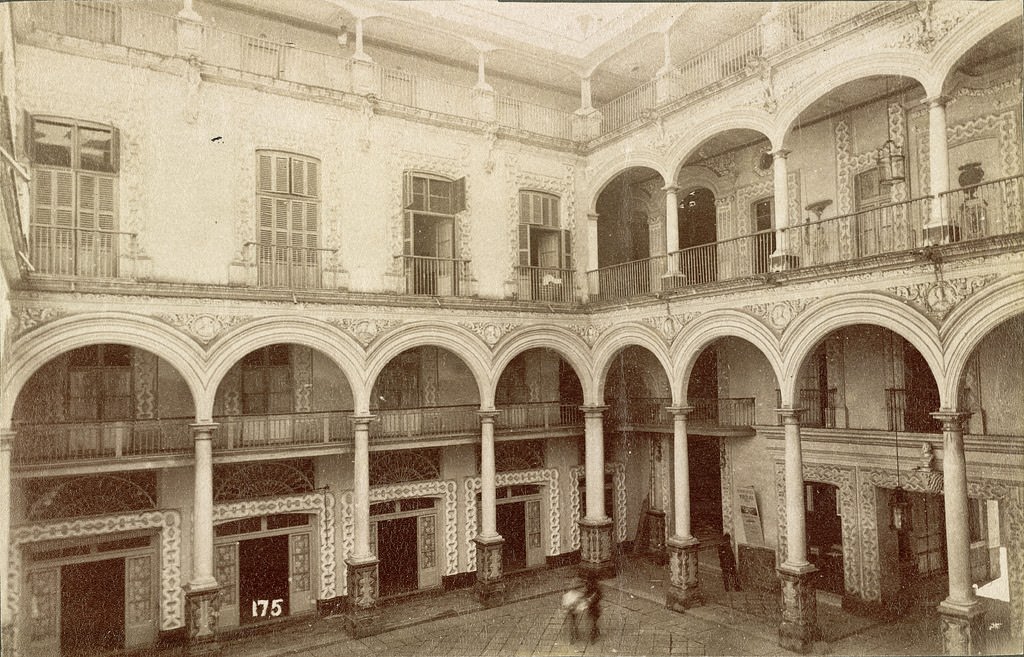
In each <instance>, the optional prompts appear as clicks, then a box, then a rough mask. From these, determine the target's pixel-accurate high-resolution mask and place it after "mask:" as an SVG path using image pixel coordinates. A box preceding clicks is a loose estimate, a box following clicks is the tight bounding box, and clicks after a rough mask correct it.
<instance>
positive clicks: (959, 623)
mask: <svg viewBox="0 0 1024 657" xmlns="http://www.w3.org/2000/svg"><path fill="white" fill-rule="evenodd" d="M939 631H940V632H941V633H942V652H943V654H946V655H983V654H985V605H984V604H983V603H982V602H981V601H975V602H973V603H971V604H967V605H960V604H956V603H953V602H950V601H949V600H945V601H943V602H942V604H940V605H939Z"/></svg>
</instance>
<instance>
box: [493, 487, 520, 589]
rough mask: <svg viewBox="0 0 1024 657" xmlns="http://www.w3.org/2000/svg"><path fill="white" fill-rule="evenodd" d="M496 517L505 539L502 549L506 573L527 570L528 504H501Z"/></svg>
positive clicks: (502, 561) (502, 559)
mask: <svg viewBox="0 0 1024 657" xmlns="http://www.w3.org/2000/svg"><path fill="white" fill-rule="evenodd" d="M496 516H497V517H496V520H497V525H498V533H499V534H501V537H502V538H504V539H505V544H504V545H503V546H502V548H501V563H502V566H503V567H504V569H505V572H510V571H513V570H522V569H523V568H526V503H525V502H506V503H505V504H499V505H498V507H497V509H496Z"/></svg>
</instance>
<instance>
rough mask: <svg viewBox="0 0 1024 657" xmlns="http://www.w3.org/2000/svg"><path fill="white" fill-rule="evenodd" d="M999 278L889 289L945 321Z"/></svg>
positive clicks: (952, 281) (979, 277) (992, 277)
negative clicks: (971, 297)
mask: <svg viewBox="0 0 1024 657" xmlns="http://www.w3.org/2000/svg"><path fill="white" fill-rule="evenodd" d="M998 278H999V274H988V275H986V276H975V277H972V278H953V279H948V280H941V281H929V282H926V283H915V284H913V285H898V286H896V287H890V288H888V290H889V292H891V293H892V294H894V295H896V296H897V297H900V298H901V299H903V300H905V301H906V302H907V303H909V304H911V305H912V306H915V307H916V308H917V309H918V310H921V311H923V312H924V313H926V314H928V315H930V316H932V317H933V319H939V320H941V319H944V318H945V317H946V315H948V314H949V311H950V310H952V309H953V308H955V307H956V306H957V305H959V304H960V303H962V302H963V301H964V300H965V299H967V298H968V297H970V296H971V295H973V294H974V293H975V292H977V291H978V290H980V289H982V288H984V287H985V286H987V285H988V284H989V283H991V282H993V281H995V280H996V279H998Z"/></svg>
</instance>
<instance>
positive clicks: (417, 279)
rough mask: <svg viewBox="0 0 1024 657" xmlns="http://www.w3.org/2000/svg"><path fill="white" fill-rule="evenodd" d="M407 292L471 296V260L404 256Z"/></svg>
mask: <svg viewBox="0 0 1024 657" xmlns="http://www.w3.org/2000/svg"><path fill="white" fill-rule="evenodd" d="M402 260H403V262H404V265H405V293H406V294H425V295H429V296H434V297H466V296H470V294H471V290H470V285H469V261H468V260H459V259H458V258H432V257H428V256H402Z"/></svg>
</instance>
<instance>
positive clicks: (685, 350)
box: [672, 310, 784, 404]
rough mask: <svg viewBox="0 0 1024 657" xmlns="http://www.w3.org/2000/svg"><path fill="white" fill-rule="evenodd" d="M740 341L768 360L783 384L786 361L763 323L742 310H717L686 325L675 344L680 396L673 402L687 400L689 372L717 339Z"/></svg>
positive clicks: (674, 355) (778, 379)
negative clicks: (747, 343)
mask: <svg viewBox="0 0 1024 657" xmlns="http://www.w3.org/2000/svg"><path fill="white" fill-rule="evenodd" d="M727 337H731V338H739V339H741V340H744V341H746V342H749V343H750V344H752V345H754V347H756V348H757V350H758V351H760V352H761V354H762V355H763V356H764V357H765V359H767V361H768V364H769V365H770V366H771V368H772V372H774V373H775V379H776V380H777V381H779V382H780V384H781V381H782V378H783V377H782V373H783V372H784V369H783V359H782V355H781V353H780V351H779V347H778V341H777V340H776V338H775V336H774V335H773V334H772V332H771V330H769V329H768V327H767V326H765V325H764V324H763V323H761V322H760V321H758V320H757V319H755V318H753V317H751V316H750V315H748V314H746V313H743V312H741V311H739V310H718V311H712V312H710V313H708V314H707V315H703V316H701V317H700V318H699V319H697V320H694V321H693V322H691V323H689V324H687V325H686V326H684V327H683V330H682V331H681V332H680V334H679V335H678V336H677V337H676V340H675V342H674V343H673V344H672V362H673V364H674V366H675V371H676V372H678V373H679V381H678V386H679V393H680V394H679V396H678V397H674V398H673V403H678V404H682V403H684V402H685V401H686V388H687V384H688V383H689V380H690V372H691V371H692V370H693V366H694V364H695V363H696V362H697V358H698V356H700V354H701V352H702V351H704V349H705V348H706V347H707V346H708V345H709V344H711V343H712V342H714V341H715V340H717V339H718V338H727Z"/></svg>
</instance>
